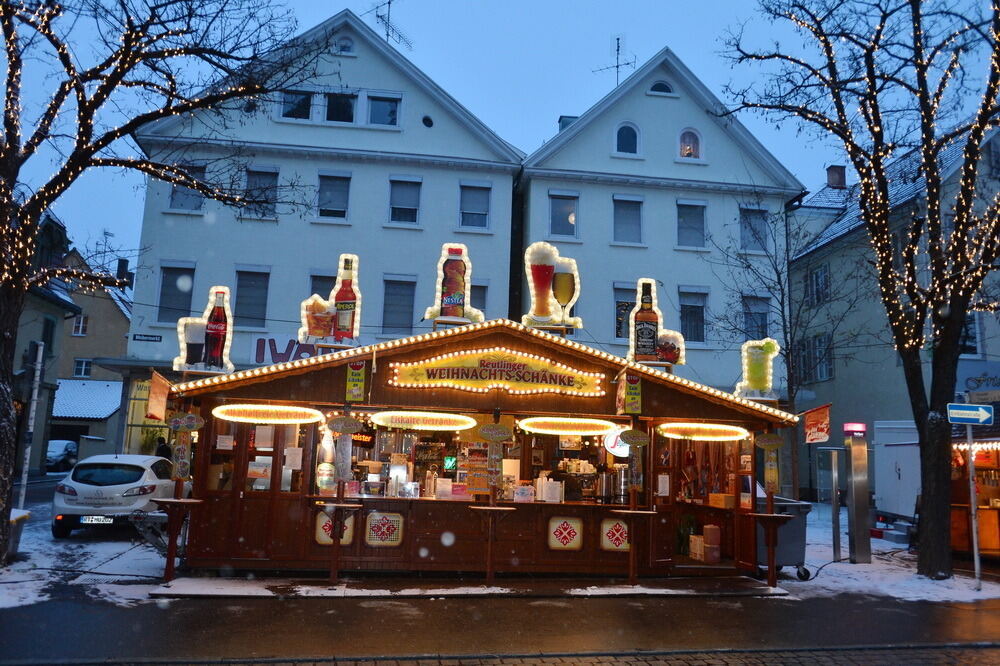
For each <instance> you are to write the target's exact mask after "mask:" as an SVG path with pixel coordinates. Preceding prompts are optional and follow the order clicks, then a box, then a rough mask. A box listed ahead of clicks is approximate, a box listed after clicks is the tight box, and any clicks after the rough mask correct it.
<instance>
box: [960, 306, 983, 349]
mask: <svg viewBox="0 0 1000 666" xmlns="http://www.w3.org/2000/svg"><path fill="white" fill-rule="evenodd" d="M958 349H959V353H960V354H961V355H962V356H979V355H980V354H981V350H980V349H979V313H978V312H969V313H968V314H966V315H965V326H963V327H962V335H961V337H960V338H959V339H958Z"/></svg>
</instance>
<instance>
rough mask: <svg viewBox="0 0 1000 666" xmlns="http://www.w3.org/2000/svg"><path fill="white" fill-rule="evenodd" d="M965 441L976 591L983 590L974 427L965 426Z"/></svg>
mask: <svg viewBox="0 0 1000 666" xmlns="http://www.w3.org/2000/svg"><path fill="white" fill-rule="evenodd" d="M965 441H966V442H968V444H969V518H970V519H971V521H970V522H971V525H972V563H973V566H974V568H975V570H976V589H977V590H981V589H983V581H982V578H981V575H982V574H981V572H980V568H979V509H978V504H979V499H978V498H977V497H976V452H975V450H974V449H973V448H972V426H971V425H970V424H968V423H967V424H965Z"/></svg>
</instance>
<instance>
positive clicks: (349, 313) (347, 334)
mask: <svg viewBox="0 0 1000 666" xmlns="http://www.w3.org/2000/svg"><path fill="white" fill-rule="evenodd" d="M353 270H354V264H353V262H352V261H351V259H350V258H348V257H345V258H344V260H343V264H342V266H341V270H340V288H339V289H337V293H336V294H334V297H333V302H334V310H335V311H336V316H335V318H334V321H333V337H334V339H335V340H336V341H337V342H340V341H342V340H350V339H353V338H354V318H355V317H356V316H357V312H358V293H357V287H355V286H354V279H353V275H354V273H353Z"/></svg>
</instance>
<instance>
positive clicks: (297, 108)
mask: <svg viewBox="0 0 1000 666" xmlns="http://www.w3.org/2000/svg"><path fill="white" fill-rule="evenodd" d="M311 110H312V93H308V92H301V91H295V90H287V91H285V92H283V93H282V94H281V117H282V118H296V119H299V120H309V112H310V111H311Z"/></svg>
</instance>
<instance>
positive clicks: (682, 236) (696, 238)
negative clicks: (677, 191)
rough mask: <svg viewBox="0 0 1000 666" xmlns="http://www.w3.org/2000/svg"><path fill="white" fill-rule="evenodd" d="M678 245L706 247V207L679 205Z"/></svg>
mask: <svg viewBox="0 0 1000 666" xmlns="http://www.w3.org/2000/svg"><path fill="white" fill-rule="evenodd" d="M677 244H678V245H681V246H684V247H705V207H704V206H696V205H694V204H681V203H679V204H677Z"/></svg>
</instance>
